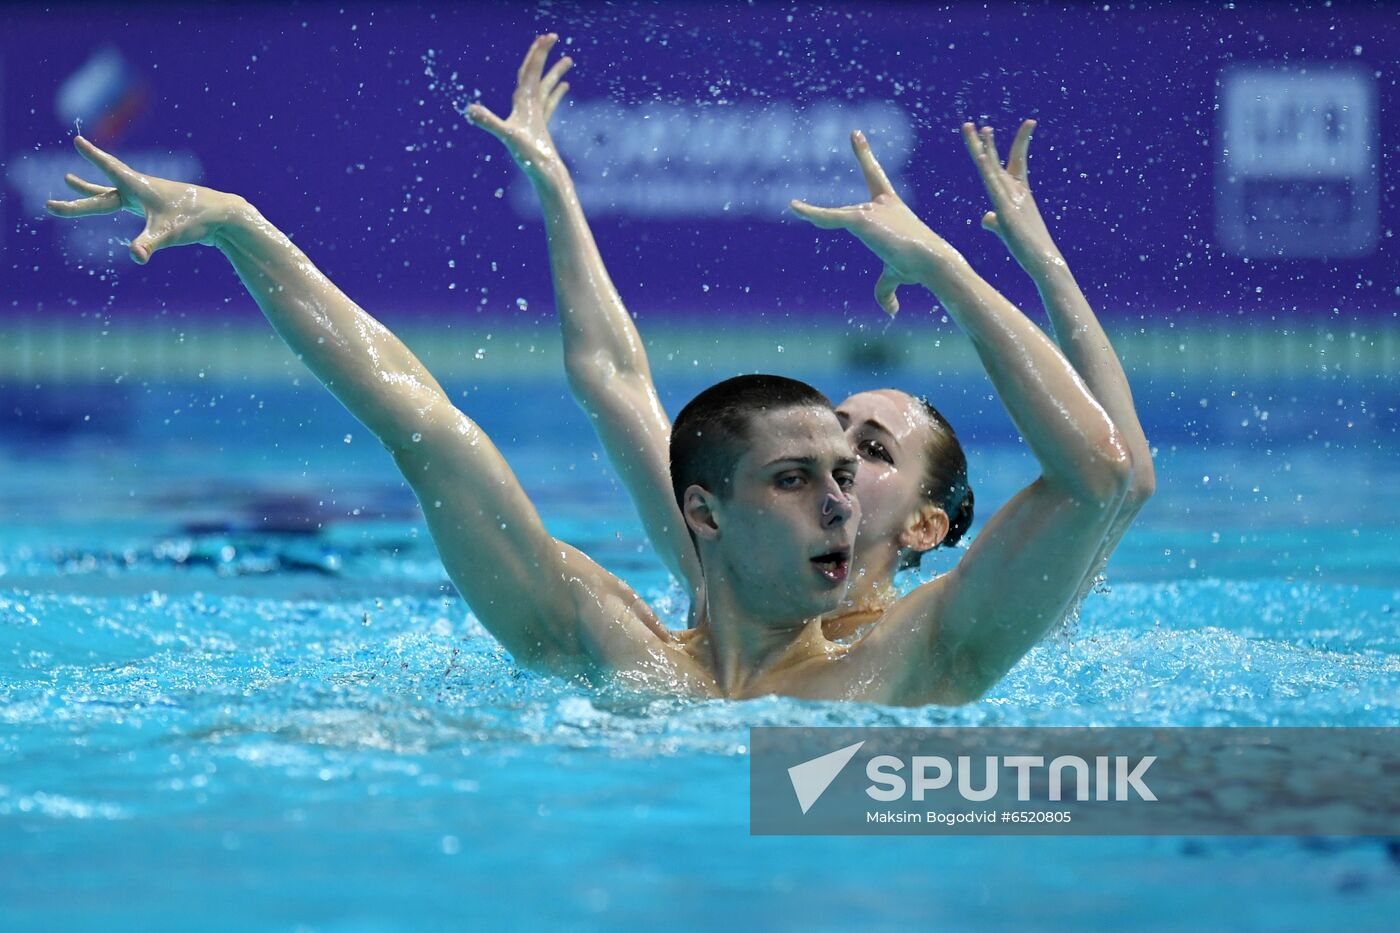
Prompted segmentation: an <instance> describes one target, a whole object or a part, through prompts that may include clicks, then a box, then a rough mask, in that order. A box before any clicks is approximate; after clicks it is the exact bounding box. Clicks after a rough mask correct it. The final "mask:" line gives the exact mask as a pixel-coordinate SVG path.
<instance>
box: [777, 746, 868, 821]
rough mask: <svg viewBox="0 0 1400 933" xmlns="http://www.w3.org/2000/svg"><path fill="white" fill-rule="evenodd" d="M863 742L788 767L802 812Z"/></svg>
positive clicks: (823, 791)
mask: <svg viewBox="0 0 1400 933" xmlns="http://www.w3.org/2000/svg"><path fill="white" fill-rule="evenodd" d="M864 744H865V743H864V742H857V743H856V744H854V745H847V746H846V747H845V748H838V749H837V750H836V751H834V752H832V753H831V754H829V755H822V756H821V757H820V758H813V759H812V760H810V761H804V762H802V764H800V765H793V766H792V767H791V768H788V778H789V780H791V781H792V790H793V792H794V793H795V794H797V803H798V805H799V806H800V807H802V812H803V813H806V812H807V811H808V810H810V809H812V804H814V803H816V802H817V799H818V798H819V797H821V795H822V794H824V793H826V789H827V788H828V787H830V786H831V782H832V781H834V780H836V776H837V775H838V774H840V773H841V769H843V768H845V767H846V765H848V764H850V762H851V759H852V758H854V757H855V754H856V752H858V751H860V747H861V746H862V745H864Z"/></svg>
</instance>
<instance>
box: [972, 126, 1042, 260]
mask: <svg viewBox="0 0 1400 933" xmlns="http://www.w3.org/2000/svg"><path fill="white" fill-rule="evenodd" d="M1035 125H1036V124H1035V121H1034V120H1026V121H1025V122H1024V123H1022V124H1021V128H1020V129H1019V130H1017V131H1016V138H1015V139H1014V140H1013V141H1012V143H1011V154H1010V157H1009V158H1008V159H1007V160H1006V165H1005V167H1003V166H1002V164H1001V156H1000V155H998V154H997V144H996V136H995V134H994V133H993V132H992V128H991V127H990V126H984V127H982V129H981V130H978V129H977V127H976V126H975V125H973V124H972V123H964V124H963V126H962V134H963V141H964V142H965V143H967V151H968V152H969V153H970V154H971V155H972V161H973V162H974V163H976V165H977V171H978V172H979V173H980V174H981V176H982V184H983V185H985V186H986V188H987V194H988V195H990V196H991V199H992V210H990V211H987V213H986V214H983V215H982V226H983V228H984V229H987V230H990V231H992V232H993V233H995V234H996V235H997V236H998V237H1000V238H1001V241H1002V242H1003V243H1005V244H1006V248H1007V249H1008V250H1010V251H1011V255H1012V256H1014V257H1015V258H1016V261H1017V262H1019V263H1020V264H1021V267H1022V268H1024V269H1026V270H1027V271H1034V267H1035V266H1038V265H1041V264H1044V263H1045V262H1047V261H1050V262H1053V261H1054V260H1055V259H1057V258H1058V256H1059V254H1058V253H1057V252H1056V250H1055V243H1054V241H1053V240H1052V239H1051V238H1050V231H1049V230H1048V229H1047V228H1046V226H1045V220H1044V219H1043V218H1042V217H1041V216H1040V209H1039V208H1038V207H1036V203H1035V198H1034V197H1032V196H1031V184H1030V177H1029V171H1028V166H1027V160H1028V158H1029V156H1030V145H1031V134H1032V133H1034V132H1035Z"/></svg>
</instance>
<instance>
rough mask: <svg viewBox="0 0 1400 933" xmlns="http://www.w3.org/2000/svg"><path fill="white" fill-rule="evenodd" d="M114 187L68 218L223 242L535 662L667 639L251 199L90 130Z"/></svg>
mask: <svg viewBox="0 0 1400 933" xmlns="http://www.w3.org/2000/svg"><path fill="white" fill-rule="evenodd" d="M77 146H78V150H79V152H81V153H82V154H83V155H84V156H85V157H86V158H87V159H88V160H89V161H90V162H92V163H93V164H94V165H95V166H96V167H97V168H99V169H100V170H101V171H102V172H103V173H104V174H106V175H107V177H108V178H109V179H110V181H111V182H112V186H111V187H107V186H101V185H94V184H91V183H90V182H85V181H83V180H81V179H79V178H76V177H74V176H69V178H68V183H69V185H70V186H72V187H73V188H75V189H76V190H78V191H79V192H80V193H82V194H84V195H87V197H85V198H83V199H80V200H77V201H50V202H49V204H48V208H49V210H50V212H52V213H54V214H56V215H58V216H60V217H82V216H87V215H90V214H99V213H113V212H115V211H117V210H123V209H124V210H127V211H130V212H132V213H135V214H138V215H141V216H144V217H145V218H146V227H145V229H144V230H143V231H142V233H141V234H140V235H139V236H138V237H137V238H136V239H135V240H134V241H133V242H132V244H131V254H132V257H133V258H134V259H136V261H137V262H140V263H145V262H148V261H149V260H150V258H151V256H152V255H153V254H154V253H155V252H156V251H157V250H160V249H163V248H166V247H170V246H179V245H183V244H187V243H204V244H207V245H210V246H214V247H217V248H218V249H219V250H220V251H222V252H223V253H224V255H225V256H227V257H228V259H229V261H230V262H231V263H232V264H233V267H234V269H235V270H236V271H237V273H238V276H239V278H240V279H242V280H243V284H244V285H245V286H246V287H247V289H248V292H249V294H251V295H252V296H253V298H254V299H255V300H256V301H257V303H258V306H259V307H260V308H261V309H262V311H263V314H264V315H266V317H267V319H268V321H269V322H270V323H271V324H272V326H273V328H274V329H276V331H277V333H278V334H279V335H281V337H282V338H283V339H284V340H285V341H286V342H287V345H288V346H289V347H291V349H292V351H293V352H294V353H295V354H296V355H297V357H298V358H299V359H301V360H302V362H304V363H305V364H306V365H307V367H308V368H309V369H310V370H311V371H312V372H313V373H314V374H315V375H316V377H317V378H318V379H320V380H321V382H322V383H324V384H325V386H326V388H328V389H330V391H331V392H332V393H333V394H334V395H335V397H336V398H337V399H339V400H340V401H341V402H342V403H343V404H344V405H345V407H346V408H348V409H349V410H350V412H351V414H353V415H354V416H355V417H356V418H358V419H359V420H360V421H361V422H362V423H363V424H364V425H365V427H367V428H369V430H371V431H373V432H374V434H375V436H376V437H378V438H379V440H380V441H381V442H382V443H383V444H384V446H385V447H386V448H388V450H389V452H390V453H391V454H392V455H393V457H394V460H395V462H396V463H397V464H398V466H399V469H400V470H402V471H403V475H404V478H405V479H407V480H408V482H409V485H410V486H411V487H412V488H413V491H414V493H415V494H416V495H417V497H418V501H419V503H420V504H421V505H422V507H423V513H424V516H425V517H426V519H427V522H428V528H429V530H430V531H431V532H432V535H433V541H434V543H435V544H436V545H437V548H438V553H439V554H440V555H441V557H442V561H443V564H444V566H445V567H446V569H447V572H448V575H449V576H450V577H451V579H452V582H453V583H454V584H455V585H456V586H457V588H458V589H459V590H460V591H461V593H462V595H463V597H464V598H465V599H466V601H467V603H468V604H469V605H470V606H471V608H472V610H473V611H474V612H475V613H476V615H477V618H478V619H480V620H481V623H482V624H483V625H484V626H486V628H487V629H488V630H490V632H491V633H492V634H493V635H495V636H496V638H497V639H499V640H500V641H501V643H502V644H503V645H504V646H505V647H506V648H507V650H509V651H510V652H511V654H512V655H514V656H515V658H516V659H517V660H518V661H520V662H521V663H523V664H532V665H542V666H547V667H552V668H557V669H569V670H576V669H579V668H583V669H588V668H590V667H602V668H609V667H620V666H628V664H629V661H630V660H631V658H633V657H638V656H642V655H643V654H644V650H643V649H644V647H645V644H644V643H645V642H647V641H649V640H653V641H654V638H655V635H657V634H660V628H659V626H657V625H656V623H655V619H654V618H653V617H652V616H651V614H650V612H649V610H647V609H646V607H645V606H644V605H643V604H642V603H641V602H640V600H638V599H637V598H636V597H635V596H634V595H633V594H632V593H631V591H630V590H629V589H628V588H627V587H626V585H625V584H623V583H622V582H621V581H619V580H617V579H616V578H615V577H613V576H612V575H611V574H609V573H607V572H606V571H604V570H603V569H602V568H600V567H598V566H597V565H596V564H595V563H593V562H592V561H591V560H589V559H588V558H587V557H586V556H585V555H583V554H582V553H581V552H579V551H577V550H574V549H573V548H571V547H569V546H568V545H565V544H563V543H562V542H559V541H556V540H555V539H554V538H553V537H551V536H550V535H549V534H548V532H547V531H546V530H545V528H544V526H543V525H542V524H541V522H540V519H539V515H538V514H537V513H536V511H535V509H534V506H533V505H532V504H531V503H530V501H529V499H527V498H526V496H525V493H524V491H523V490H522V489H521V487H520V484H519V482H518V481H517V480H516V478H515V475H514V474H513V473H512V472H511V470H510V467H509V466H508V465H507V464H506V462H505V460H504V459H503V458H502V457H501V455H500V452H499V451H498V450H497V449H496V447H495V446H494V445H493V444H492V443H491V440H490V439H489V438H488V437H487V436H486V435H485V433H484V432H482V431H481V429H480V428H478V427H477V426H476V425H475V424H474V423H473V422H472V421H471V420H470V419H469V418H467V416H466V415H464V414H462V413H461V412H460V411H458V410H457V409H456V408H454V407H453V406H452V404H451V403H450V402H449V400H448V398H447V396H446V395H445V393H444V392H443V391H442V389H441V387H440V386H439V385H438V384H437V382H436V381H435V380H434V379H433V377H432V376H431V375H430V374H429V373H428V372H427V370H426V369H424V367H423V366H422V364H421V363H420V362H419V361H418V359H417V358H416V357H414V355H413V354H412V353H411V352H410V351H409V350H408V348H407V347H405V346H404V345H403V344H402V343H401V342H400V341H399V340H398V338H396V337H395V336H394V335H393V334H391V333H390V332H389V331H388V330H387V329H386V328H385V327H384V326H383V325H381V324H380V323H379V322H378V321H376V320H375V319H374V318H372V317H370V316H369V315H368V314H366V313H365V312H364V311H363V310H361V309H360V308H359V307H358V306H356V305H355V304H354V302H352V301H351V300H350V299H349V298H347V297H346V296H345V295H344V294H343V293H342V292H341V291H340V290H339V289H338V288H336V287H335V285H334V284H333V283H332V282H331V281H330V280H329V279H327V278H326V277H325V276H324V275H322V274H321V272H320V271H319V270H318V269H317V268H316V267H315V266H314V265H313V264H312V263H311V261H310V260H309V259H307V257H306V255H305V254H304V253H302V251H301V250H299V249H298V248H297V247H296V246H295V245H293V244H292V242H291V241H290V240H289V239H287V237H286V236H284V235H283V234H282V233H281V232H280V231H278V230H277V229H276V228H275V227H273V226H272V224H271V223H269V222H268V221H267V220H266V219H265V218H264V217H263V216H262V215H261V214H259V213H258V211H257V210H255V209H254V208H253V207H252V205H250V204H249V203H248V202H247V201H245V200H244V199H243V198H241V197H238V196H237V195H231V194H226V193H224V192H219V191H214V190H212V189H209V188H203V187H200V186H198V185H189V184H181V183H178V182H173V181H167V180H165V179H161V178H154V177H151V176H147V175H141V174H139V173H137V172H135V171H133V170H132V169H131V168H129V167H128V166H126V165H125V164H123V163H122V162H120V161H119V160H117V159H116V158H115V157H113V156H111V155H109V154H107V153H105V152H103V151H102V150H100V149H98V148H97V147H96V146H94V145H92V144H91V143H90V142H88V141H87V140H85V139H82V138H81V137H80V138H79V139H78V140H77Z"/></svg>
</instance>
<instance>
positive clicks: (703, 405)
mask: <svg viewBox="0 0 1400 933" xmlns="http://www.w3.org/2000/svg"><path fill="white" fill-rule="evenodd" d="M803 406H816V407H818V408H825V409H827V410H830V409H831V400H830V399H829V398H827V397H826V396H825V395H822V394H821V393H820V392H818V391H817V390H816V389H814V388H812V387H811V386H809V385H807V383H805V382H798V381H797V380H796V379H788V378H786V377H784V376H765V375H750V376H735V377H734V378H733V379H726V380H724V381H723V382H721V383H717V384H716V385H712V386H710V387H709V388H708V389H706V390H705V391H704V392H701V393H700V394H699V395H697V396H695V398H693V399H691V400H690V403H689V404H687V405H686V406H685V407H684V408H682V409H681V413H680V414H679V415H676V423H675V424H674V425H673V426H672V428H671V451H670V453H671V491H672V492H673V493H674V494H675V497H676V505H678V506H680V509H681V511H682V512H684V511H685V502H684V497H685V491H686V489H688V488H689V487H690V486H692V485H697V486H702V487H704V488H705V489H707V490H709V491H710V492H712V493H714V494H715V495H717V496H720V497H728V495H729V486H730V483H731V481H732V480H733V479H734V466H735V464H737V463H738V462H739V458H740V457H742V456H743V455H744V451H745V450H747V449H748V446H749V422H750V421H751V420H752V418H753V416H754V415H756V414H759V413H760V412H765V411H781V410H783V409H786V408H799V407H803Z"/></svg>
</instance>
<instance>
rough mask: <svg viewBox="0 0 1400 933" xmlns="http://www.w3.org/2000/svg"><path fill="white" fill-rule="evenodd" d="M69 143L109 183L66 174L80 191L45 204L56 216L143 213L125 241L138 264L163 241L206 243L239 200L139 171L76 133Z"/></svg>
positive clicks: (164, 244)
mask: <svg viewBox="0 0 1400 933" xmlns="http://www.w3.org/2000/svg"><path fill="white" fill-rule="evenodd" d="M73 144H74V145H75V146H76V147H77V149H78V152H80V153H81V154H82V156H83V158H85V159H87V160H88V161H89V162H91V163H92V164H93V165H94V166H95V167H96V168H97V169H98V170H99V171H101V172H102V174H103V175H105V176H106V177H107V179H108V180H109V181H110V182H111V183H112V184H111V186H108V185H97V184H93V183H92V182H90V181H85V180H83V179H81V178H79V177H78V176H77V175H72V174H70V175H65V176H64V178H63V180H64V181H65V182H67V183H68V187H70V188H72V189H73V190H74V191H76V192H78V193H79V194H82V195H85V197H82V198H78V199H76V200H73V201H58V200H50V201H48V202H47V203H46V204H45V205H44V206H45V207H46V208H48V211H49V213H50V214H53V215H54V216H55V217H91V216H94V215H97V214H114V213H116V212H117V211H122V210H124V211H129V212H130V213H133V214H136V215H137V216H139V217H144V218H146V227H145V229H144V230H142V231H141V233H140V235H139V236H137V237H136V239H134V240H132V241H131V246H130V250H131V258H132V259H134V260H136V261H137V262H138V263H141V264H142V265H145V264H146V263H148V262H150V261H151V256H152V255H153V254H154V253H155V252H156V250H160V249H165V248H166V247H167V246H183V245H185V244H186V243H209V242H210V241H211V240H212V239H213V237H214V235H215V234H216V233H217V232H218V230H219V228H220V227H221V226H222V224H223V223H224V222H226V221H227V220H228V219H229V217H230V215H231V214H232V212H233V210H234V209H235V207H236V206H237V202H239V201H241V200H242V199H241V198H238V197H237V196H236V195H231V194H225V193H223V192H222V191H215V190H213V189H212V188H203V187H201V186H199V185H192V184H188V183H184V182H177V181H168V180H166V179H164V178H155V177H153V176H151V175H142V174H141V173H139V172H137V171H134V170H133V169H132V168H131V167H130V166H129V165H127V164H126V163H125V162H123V161H121V160H120V159H118V158H117V157H116V156H114V155H112V154H110V153H107V152H103V151H102V150H101V149H99V148H97V147H96V146H94V145H93V144H92V143H90V142H88V141H87V140H86V139H84V138H83V137H81V136H79V137H77V138H76V139H74V140H73Z"/></svg>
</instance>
